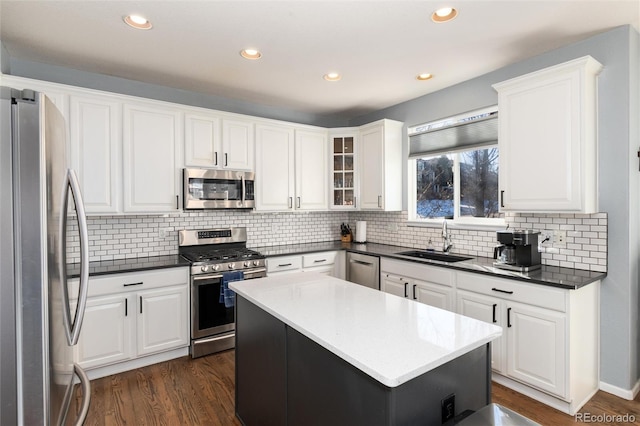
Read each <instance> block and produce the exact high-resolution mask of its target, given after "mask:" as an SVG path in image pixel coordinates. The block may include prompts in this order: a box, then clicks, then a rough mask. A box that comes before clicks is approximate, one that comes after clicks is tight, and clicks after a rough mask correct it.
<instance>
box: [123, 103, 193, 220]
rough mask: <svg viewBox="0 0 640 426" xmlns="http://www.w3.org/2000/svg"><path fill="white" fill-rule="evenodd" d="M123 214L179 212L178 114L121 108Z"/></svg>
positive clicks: (140, 107) (140, 106)
mask: <svg viewBox="0 0 640 426" xmlns="http://www.w3.org/2000/svg"><path fill="white" fill-rule="evenodd" d="M123 129H124V131H123V148H124V149H123V162H124V211H125V212H144V213H166V212H172V211H176V210H179V209H180V208H181V203H180V196H179V194H180V181H181V179H180V174H181V173H180V172H181V165H182V161H181V150H182V135H183V133H182V113H181V112H180V110H178V109H174V108H169V107H166V108H162V107H160V106H151V105H146V104H135V103H127V104H125V105H124V123H123Z"/></svg>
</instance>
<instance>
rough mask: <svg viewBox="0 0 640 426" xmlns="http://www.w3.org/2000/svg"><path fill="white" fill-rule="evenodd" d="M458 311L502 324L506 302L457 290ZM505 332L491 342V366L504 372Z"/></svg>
mask: <svg viewBox="0 0 640 426" xmlns="http://www.w3.org/2000/svg"><path fill="white" fill-rule="evenodd" d="M456 297H457V313H459V314H460V315H464V316H467V317H471V318H475V319H477V320H480V321H484V322H487V323H490V324H495V325H502V315H503V309H504V307H503V306H504V302H503V301H502V300H500V299H496V298H492V297H489V296H484V295H482V294H477V293H470V292H467V291H464V290H458V292H457V296H456ZM504 339H505V334H504V333H503V335H502V336H501V337H498V338H497V339H495V340H494V341H493V342H491V368H493V369H494V370H496V371H500V372H503V371H504V369H505V367H504V362H505V361H504V360H505V355H504V352H505V347H504Z"/></svg>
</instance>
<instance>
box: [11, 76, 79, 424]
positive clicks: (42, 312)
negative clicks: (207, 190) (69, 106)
mask: <svg viewBox="0 0 640 426" xmlns="http://www.w3.org/2000/svg"><path fill="white" fill-rule="evenodd" d="M66 138H67V136H66V124H65V120H64V117H63V116H62V114H61V113H60V111H59V110H58V109H57V108H56V106H55V105H54V104H53V103H52V102H51V100H50V99H49V98H47V97H46V96H44V95H42V94H40V93H37V92H34V91H30V90H20V91H18V90H13V89H10V88H7V87H0V179H1V180H0V278H1V280H2V281H1V282H0V331H1V333H2V334H1V339H2V340H1V342H0V373H1V374H0V424H2V425H63V424H64V425H66V424H82V423H83V422H84V418H85V416H86V413H87V411H88V408H89V401H90V395H91V390H90V384H89V379H88V378H87V376H86V374H85V373H84V372H83V371H82V369H81V368H80V367H78V366H77V365H75V364H74V363H73V346H74V345H75V344H76V343H77V341H78V337H79V335H80V328H81V326H82V318H83V315H84V308H85V304H86V295H87V285H88V278H89V263H88V259H89V257H88V254H89V249H88V244H87V243H88V233H87V227H86V217H85V215H84V207H83V206H82V199H81V198H82V197H81V194H80V191H79V185H78V181H77V178H76V175H75V173H74V171H73V170H71V169H69V168H68V165H67V155H66ZM68 220H69V221H71V220H77V221H78V229H79V232H78V234H79V239H80V247H81V248H80V251H81V268H80V269H81V277H80V281H81V284H80V291H79V292H78V294H75V295H74V294H69V291H68V287H67V274H66V262H67V260H66V258H67V255H66V239H67V221H68ZM78 386H80V387H81V392H79V393H78V390H77V389H76V387H78ZM77 394H78V395H82V396H81V397H79V396H77Z"/></svg>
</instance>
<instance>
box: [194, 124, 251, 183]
mask: <svg viewBox="0 0 640 426" xmlns="http://www.w3.org/2000/svg"><path fill="white" fill-rule="evenodd" d="M184 123H185V124H184V125H185V129H184V136H185V152H184V153H185V165H186V166H187V167H207V168H220V169H230V170H249V171H253V156H254V152H253V150H254V142H253V123H252V122H250V121H242V120H232V119H227V118H220V117H218V116H216V115H214V114H208V113H206V112H199V113H196V112H187V113H185V117H184Z"/></svg>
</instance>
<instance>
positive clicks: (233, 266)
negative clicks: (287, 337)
mask: <svg viewBox="0 0 640 426" xmlns="http://www.w3.org/2000/svg"><path fill="white" fill-rule="evenodd" d="M178 238H179V241H178V245H179V253H180V254H181V255H182V256H183V257H184V258H185V259H187V260H189V261H190V262H191V356H192V357H193V358H197V357H200V356H204V355H209V354H212V353H215V352H220V351H223V350H226V349H231V348H233V347H234V346H235V317H234V315H235V309H234V306H233V305H234V303H233V297H232V295H231V294H230V293H229V290H228V283H229V282H230V281H237V280H248V279H253V278H262V277H265V276H267V270H266V268H265V257H264V256H263V255H262V254H260V253H258V252H257V251H254V250H250V249H247V248H246V243H247V229H246V228H226V229H203V230H185V231H180V232H179V233H178ZM225 296H226V297H225Z"/></svg>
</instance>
